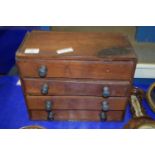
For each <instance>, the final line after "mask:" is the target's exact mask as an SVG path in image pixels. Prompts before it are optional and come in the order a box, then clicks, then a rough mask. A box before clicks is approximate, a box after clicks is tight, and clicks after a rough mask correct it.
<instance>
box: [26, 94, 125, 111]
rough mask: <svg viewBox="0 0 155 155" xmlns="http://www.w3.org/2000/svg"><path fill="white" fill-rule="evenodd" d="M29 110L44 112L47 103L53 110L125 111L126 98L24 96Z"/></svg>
mask: <svg viewBox="0 0 155 155" xmlns="http://www.w3.org/2000/svg"><path fill="white" fill-rule="evenodd" d="M26 100H27V105H28V109H29V110H46V106H47V104H48V103H50V104H51V106H52V109H53V110H60V109H62V110H105V111H109V110H125V108H126V104H127V97H109V98H107V99H106V98H102V97H91V96H82V97H81V96H26Z"/></svg>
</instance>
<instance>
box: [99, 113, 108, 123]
mask: <svg viewBox="0 0 155 155" xmlns="http://www.w3.org/2000/svg"><path fill="white" fill-rule="evenodd" d="M106 119H107V115H106V113H105V112H101V113H100V120H101V121H105V120H106Z"/></svg>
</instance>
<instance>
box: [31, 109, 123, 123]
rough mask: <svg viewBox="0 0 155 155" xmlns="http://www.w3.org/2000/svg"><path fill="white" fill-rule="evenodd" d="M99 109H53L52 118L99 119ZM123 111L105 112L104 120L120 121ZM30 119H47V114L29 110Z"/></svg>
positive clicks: (64, 119)
mask: <svg viewBox="0 0 155 155" xmlns="http://www.w3.org/2000/svg"><path fill="white" fill-rule="evenodd" d="M100 114H101V111H84V110H54V111H53V120H56V121H57V120H58V121H59V120H60V121H67V120H71V121H101V119H100ZM123 116H124V111H109V112H106V121H122V119H123ZM30 117H31V119H32V120H47V117H48V114H47V112H45V111H30Z"/></svg>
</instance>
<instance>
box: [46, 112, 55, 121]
mask: <svg viewBox="0 0 155 155" xmlns="http://www.w3.org/2000/svg"><path fill="white" fill-rule="evenodd" d="M47 120H49V121H52V120H54V114H53V112H52V111H50V112H48V115H47Z"/></svg>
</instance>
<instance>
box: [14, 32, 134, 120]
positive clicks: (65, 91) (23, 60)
mask: <svg viewBox="0 0 155 155" xmlns="http://www.w3.org/2000/svg"><path fill="white" fill-rule="evenodd" d="M31 48H32V49H38V50H39V52H38V53H36V54H34V53H33V54H32V53H31V54H30V53H29V54H27V53H25V50H26V49H31ZM66 48H72V50H73V51H72V52H69V53H61V54H58V50H62V49H66ZM136 62H137V59H136V55H135V53H134V49H133V48H132V46H131V44H130V43H129V41H128V39H127V37H126V36H124V35H121V34H117V33H100V32H97V33H94V32H93V33H92V32H45V31H43V32H42V31H33V32H30V33H27V35H26V36H25V38H24V40H23V43H22V44H21V46H20V47H19V48H18V50H17V53H16V64H17V67H18V70H19V73H20V78H21V83H22V88H23V91H24V96H25V100H26V103H27V108H28V110H29V114H30V119H32V120H47V115H48V114H47V113H48V112H49V111H48V110H47V107H46V109H45V102H46V101H47V100H50V101H51V102H52V111H53V112H54V113H55V115H54V118H55V119H54V120H73V121H75V120H77V121H100V116H99V114H100V113H101V111H102V112H103V111H105V110H103V109H102V108H103V107H102V106H101V103H102V102H103V101H107V102H108V105H109V109H108V111H107V112H106V114H107V121H121V120H123V117H124V112H125V108H126V105H127V103H128V102H127V101H128V97H129V94H130V89H131V85H132V80H133V76H134V71H135V68H136ZM45 71H46V72H45ZM43 85H44V86H45V85H46V87H44V89H42V87H43ZM47 88H48V92H47ZM104 88H106V89H104ZM41 90H43V91H42V92H41ZM103 90H104V91H105V93H103ZM103 94H106V95H107V94H108V95H107V96H106V95H103ZM103 96H106V98H105V97H103ZM50 114H51V113H50ZM48 116H49V115H48ZM102 116H103V115H102Z"/></svg>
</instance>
